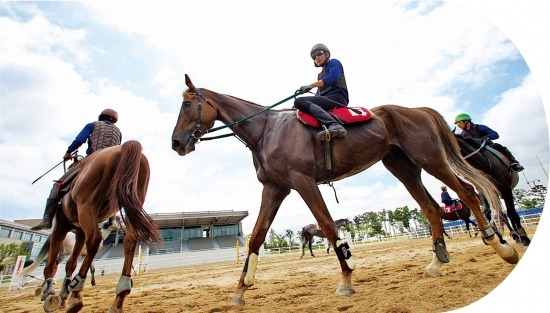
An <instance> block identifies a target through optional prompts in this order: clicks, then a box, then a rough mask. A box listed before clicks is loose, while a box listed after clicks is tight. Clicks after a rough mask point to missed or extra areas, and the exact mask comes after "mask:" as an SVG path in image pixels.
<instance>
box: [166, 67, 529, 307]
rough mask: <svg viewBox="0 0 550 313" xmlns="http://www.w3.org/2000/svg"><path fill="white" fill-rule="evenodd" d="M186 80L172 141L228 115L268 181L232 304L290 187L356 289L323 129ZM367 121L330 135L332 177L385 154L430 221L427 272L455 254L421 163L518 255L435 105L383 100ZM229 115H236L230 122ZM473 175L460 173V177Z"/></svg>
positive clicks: (343, 291) (487, 186) (239, 299)
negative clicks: (325, 188)
mask: <svg viewBox="0 0 550 313" xmlns="http://www.w3.org/2000/svg"><path fill="white" fill-rule="evenodd" d="M185 83H186V85H187V87H188V89H187V90H186V91H185V92H184V93H183V102H182V105H181V109H180V111H179V115H178V120H177V123H176V125H175V128H174V131H173V134H172V149H173V150H175V151H176V152H177V153H178V154H179V155H182V156H183V155H187V154H189V153H191V152H192V151H193V150H195V144H196V143H197V142H199V141H200V139H201V137H202V136H203V135H204V134H205V133H207V132H208V130H209V129H210V128H212V126H213V124H214V122H215V121H216V120H219V121H221V122H223V123H225V124H226V125H227V126H228V127H229V128H230V129H231V130H232V131H233V132H234V134H235V136H237V137H238V138H239V139H240V140H241V141H242V142H244V143H245V144H246V146H247V147H248V148H249V149H250V150H251V152H252V158H253V162H254V166H255V168H256V173H257V177H258V180H259V181H260V182H261V183H262V184H263V191H262V201H261V206H260V211H259V214H258V218H257V220H256V224H255V226H254V229H253V231H252V234H251V236H250V241H249V249H248V256H247V259H246V262H245V264H244V268H243V272H242V273H241V276H240V279H239V282H238V284H237V288H236V290H235V292H234V294H233V296H232V298H231V300H230V303H231V304H234V305H242V304H244V302H245V301H244V293H245V291H246V290H247V289H248V288H249V287H250V286H252V285H253V284H254V283H255V275H256V270H257V266H258V254H259V249H260V247H261V245H262V244H263V243H264V240H265V237H266V235H267V232H268V231H269V228H270V226H271V224H272V222H273V219H274V218H275V215H276V214H277V211H278V210H279V207H280V206H281V203H282V202H283V200H284V199H285V198H286V197H287V196H288V195H289V193H290V191H291V190H292V189H294V190H296V191H297V192H298V194H299V195H300V196H301V197H302V199H303V200H304V202H305V203H306V205H307V206H308V208H309V209H310V211H311V212H312V213H313V216H314V217H315V219H316V220H317V223H318V224H319V226H320V227H321V229H322V230H323V233H324V234H325V235H326V237H327V239H328V241H329V242H330V243H331V244H332V246H333V247H335V252H336V255H337V257H338V261H339V262H340V268H341V271H342V276H341V281H340V284H339V285H338V287H337V289H336V292H335V294H336V295H343V296H349V295H352V294H353V293H355V290H354V289H353V287H352V283H351V282H352V280H351V275H352V272H353V269H354V268H355V263H354V261H353V257H352V256H351V251H350V250H349V246H347V244H345V243H343V241H342V240H341V239H340V238H339V237H338V233H337V229H336V225H335V224H334V220H333V218H332V217H331V215H330V212H329V210H328V209H327V206H326V204H325V202H324V200H323V197H322V195H321V192H320V190H319V187H318V186H317V185H318V184H319V183H322V182H325V181H326V172H325V156H324V151H325V148H324V144H323V142H322V141H319V140H317V139H316V137H315V135H316V133H317V132H318V131H319V130H318V129H315V128H313V127H308V126H305V125H304V124H303V123H302V122H300V121H299V120H298V119H297V118H296V110H295V109H288V110H269V109H270V108H271V107H273V106H271V107H263V106H260V105H257V104H254V103H252V102H249V101H245V100H242V99H239V98H236V97H232V96H228V95H222V94H219V93H217V92H214V91H211V90H207V89H203V88H196V87H195V86H194V85H193V83H192V82H191V79H190V78H189V76H187V75H185ZM372 113H373V115H374V116H373V118H372V119H371V120H369V121H368V122H365V123H355V124H348V125H347V126H346V129H347V131H348V134H347V136H346V137H344V138H341V139H336V140H332V141H330V143H331V146H332V147H331V150H332V158H331V159H332V173H333V176H332V177H333V180H340V179H343V178H346V177H349V176H352V175H355V174H357V173H360V172H362V171H363V170H365V169H367V168H369V167H370V166H372V165H373V164H375V163H377V162H378V161H380V160H382V162H383V164H384V165H385V167H386V168H387V169H388V170H389V171H390V172H391V173H392V174H393V175H394V176H395V177H397V178H398V179H399V180H400V181H401V182H402V183H403V184H404V185H405V187H406V188H407V190H408V191H409V193H410V194H411V195H412V197H413V198H414V199H415V200H416V201H417V202H418V204H419V206H420V208H421V209H422V211H423V212H424V214H425V215H426V217H427V219H428V221H429V222H430V224H431V227H432V233H433V235H432V242H433V254H432V262H431V263H430V264H429V265H428V266H427V267H426V269H425V271H424V273H425V275H427V276H441V266H442V264H443V263H444V262H449V254H448V252H447V249H446V246H445V241H444V237H443V226H442V221H441V216H440V212H439V210H440V208H439V204H438V203H437V202H436V201H435V200H434V199H433V198H432V197H431V196H430V194H429V193H428V192H427V190H426V188H425V186H424V185H423V183H422V181H421V171H422V170H425V171H426V172H427V173H429V174H431V175H433V176H434V177H435V178H437V179H438V180H440V181H442V182H443V183H444V184H445V185H446V186H448V187H449V188H451V189H452V190H453V191H455V192H456V193H457V194H458V196H459V197H460V199H462V200H463V201H464V202H465V203H466V204H467V205H468V206H469V207H470V208H471V209H472V210H473V212H474V215H475V216H476V219H477V220H478V221H479V227H480V229H481V232H482V236H483V237H484V238H485V241H486V242H488V243H489V244H490V245H491V246H492V248H493V249H494V250H495V251H496V253H497V254H498V255H499V256H500V257H501V258H502V259H504V260H505V261H507V262H509V263H512V264H515V263H517V262H518V260H519V256H518V253H517V252H516V251H515V250H514V248H512V247H511V246H509V245H508V244H506V243H502V242H501V241H500V240H499V237H498V236H497V235H496V233H495V230H494V229H493V228H491V227H489V225H488V223H487V221H486V220H485V219H484V216H483V213H482V212H481V210H480V207H479V203H478V200H477V198H476V191H475V189H474V186H475V188H477V189H478V190H480V191H482V192H483V194H485V195H487V197H488V199H489V201H490V202H491V204H492V205H493V207H495V208H498V207H499V205H500V204H499V202H498V194H497V191H496V189H495V187H494V186H493V184H492V183H491V182H490V181H489V180H488V179H487V178H486V177H485V175H484V174H483V173H482V172H480V171H478V170H476V169H474V168H473V167H471V166H470V165H469V164H468V163H467V162H466V161H464V159H463V158H462V156H461V155H460V150H459V148H458V145H457V143H456V140H455V139H454V138H453V135H452V133H451V130H450V128H449V126H448V125H447V124H446V122H445V121H444V119H443V118H442V117H441V115H440V114H439V113H438V112H436V111H435V110H432V109H430V108H416V109H411V108H405V107H400V106H396V105H384V106H380V107H376V108H374V109H372ZM229 123H230V124H229ZM455 173H458V174H459V175H461V176H462V178H464V179H466V180H467V181H469V182H471V183H472V184H473V185H474V186H472V185H471V184H469V183H467V182H465V181H463V180H462V179H461V178H459V177H458V176H457V174H455Z"/></svg>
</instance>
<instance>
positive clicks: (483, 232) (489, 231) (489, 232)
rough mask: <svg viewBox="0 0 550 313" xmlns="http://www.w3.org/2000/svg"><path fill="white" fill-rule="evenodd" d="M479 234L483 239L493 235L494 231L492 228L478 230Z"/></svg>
mask: <svg viewBox="0 0 550 313" xmlns="http://www.w3.org/2000/svg"><path fill="white" fill-rule="evenodd" d="M480 232H481V237H483V238H489V237H491V236H493V235H494V234H495V231H494V229H493V228H492V227H488V228H485V229H482V230H480Z"/></svg>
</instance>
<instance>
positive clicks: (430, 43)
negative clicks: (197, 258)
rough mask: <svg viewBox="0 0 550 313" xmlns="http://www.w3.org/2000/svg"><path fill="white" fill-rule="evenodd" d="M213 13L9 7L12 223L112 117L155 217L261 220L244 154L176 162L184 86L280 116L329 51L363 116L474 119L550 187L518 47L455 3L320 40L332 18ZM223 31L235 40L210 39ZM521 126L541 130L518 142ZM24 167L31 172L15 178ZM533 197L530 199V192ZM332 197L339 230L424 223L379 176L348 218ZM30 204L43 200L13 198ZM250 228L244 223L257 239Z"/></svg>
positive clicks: (141, 6)
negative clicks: (396, 221)
mask: <svg viewBox="0 0 550 313" xmlns="http://www.w3.org/2000/svg"><path fill="white" fill-rule="evenodd" d="M210 4H213V6H211V7H213V8H216V9H214V10H210V11H209V14H208V18H205V16H204V15H202V14H195V13H196V12H204V11H205V10H207V7H210V6H208V5H205V4H201V3H199V2H190V4H189V5H187V6H186V7H185V8H178V7H172V6H173V3H169V2H159V4H158V5H156V4H155V5H153V4H152V2H137V3H136V4H135V5H133V6H127V5H125V4H122V3H120V2H113V3H107V2H84V3H80V2H5V3H2V7H1V8H2V10H1V12H2V13H1V18H2V28H3V29H5V31H3V32H2V34H3V35H2V41H3V42H4V43H5V44H3V48H2V54H3V57H2V63H1V64H2V86H3V87H2V120H1V121H2V138H1V140H0V144H1V147H2V152H3V153H2V158H3V159H4V161H5V162H3V165H2V166H3V171H2V184H3V185H4V186H6V188H3V191H2V211H1V216H0V217H1V218H3V219H7V220H11V219H19V218H36V217H39V216H40V214H41V212H42V207H43V202H44V198H45V196H46V195H47V194H48V190H49V188H50V184H51V180H52V179H56V178H57V177H59V176H60V175H61V168H59V169H57V170H55V171H52V173H50V174H49V175H47V176H46V177H45V178H44V179H42V180H41V181H39V182H38V183H37V184H35V185H33V186H30V185H28V182H30V181H33V180H34V178H36V177H38V176H39V175H40V174H41V173H43V172H44V170H46V169H49V168H50V167H51V165H53V164H56V163H57V162H58V160H59V158H60V156H61V155H62V154H63V152H64V150H65V149H66V146H68V144H69V143H70V142H71V141H72V139H73V138H74V136H75V135H76V134H77V133H78V132H79V131H80V129H81V128H82V127H83V125H84V124H85V123H87V122H90V121H92V120H94V119H95V118H96V117H97V114H98V112H100V111H101V110H102V109H103V108H105V107H112V108H114V109H116V110H118V111H119V113H120V116H121V117H120V122H119V125H120V127H121V129H122V131H123V139H138V140H140V141H142V142H143V143H144V146H145V153H146V154H147V155H148V157H150V158H152V163H153V174H152V175H153V176H152V183H151V188H150V192H149V196H148V202H147V206H148V209H149V210H150V211H151V212H167V211H201V210H216V209H235V210H248V211H250V212H251V216H254V213H255V212H256V210H257V207H258V204H259V199H260V198H259V194H260V191H261V185H260V184H259V183H258V182H257V180H256V178H255V174H254V170H253V167H252V163H251V157H250V155H249V152H248V150H247V149H246V148H244V147H243V146H242V144H241V143H240V142H238V141H237V140H234V139H226V140H223V141H217V142H208V143H206V142H205V143H203V144H201V145H199V146H198V149H197V151H196V152H194V153H193V154H191V155H189V156H186V157H185V158H181V157H178V156H177V155H176V154H175V153H174V152H173V151H172V150H171V149H170V135H171V130H172V128H173V125H174V124H175V119H176V116H177V112H178V109H179V104H180V101H181V99H180V94H181V91H182V90H184V89H185V86H184V83H183V74H184V73H188V74H189V75H190V76H191V78H192V79H193V81H194V82H195V84H196V85H197V86H200V87H204V88H209V89H212V90H215V91H220V92H223V93H227V94H231V95H235V96H238V97H240V98H243V99H247V100H250V101H253V102H256V103H259V104H262V105H271V104H273V103H275V102H277V101H279V100H281V99H283V98H286V97H287V96H288V95H290V94H292V93H293V91H294V90H295V89H297V88H298V86H300V85H303V84H306V83H311V82H312V81H313V80H315V78H316V74H317V71H318V69H317V68H314V67H313V66H312V64H311V60H310V59H309V49H310V47H311V46H312V44H314V43H316V42H324V43H326V44H327V45H328V46H329V48H331V50H332V54H333V57H335V58H338V59H339V60H340V61H342V63H343V64H344V68H345V71H346V76H347V80H348V85H349V89H350V98H351V105H356V106H366V107H374V106H377V105H380V104H385V103H393V104H400V105H403V106H410V107H414V106H430V107H433V108H435V109H437V110H438V111H440V112H441V113H442V114H443V115H444V116H445V118H446V119H447V121H448V122H449V124H452V121H453V118H454V116H455V115H456V114H458V113H461V112H468V113H470V115H472V116H473V118H474V121H476V122H481V123H487V124H488V125H490V126H491V127H492V128H494V129H495V130H497V131H498V132H499V133H500V134H501V139H500V140H499V141H500V142H501V143H502V144H504V145H506V146H508V147H509V148H510V149H511V150H512V151H513V152H514V153H515V154H516V155H517V158H518V159H519V160H520V161H521V162H522V163H524V164H525V166H526V168H527V169H526V171H525V174H526V177H527V178H528V179H529V180H533V179H540V180H541V182H542V183H543V184H545V185H546V177H545V176H544V172H543V171H542V169H541V167H540V165H539V163H538V160H537V159H536V158H535V157H533V156H537V157H539V159H540V160H541V162H542V163H543V164H544V165H547V164H548V158H549V155H548V130H547V124H546V118H545V112H544V109H543V106H542V100H541V98H540V95H539V94H538V89H537V87H536V83H535V82H534V79H533V76H532V74H531V72H530V70H529V67H528V66H527V64H526V62H525V60H524V59H523V57H522V55H521V53H520V52H519V51H518V49H517V48H516V46H515V45H514V43H513V42H512V41H511V40H510V39H509V38H508V37H507V36H506V35H505V34H504V33H503V32H502V31H501V30H500V29H499V28H498V27H495V25H493V24H492V23H491V22H490V21H488V20H486V19H485V18H483V17H481V16H479V15H478V14H476V13H474V12H473V11H471V10H468V9H467V8H465V7H463V6H459V5H456V4H455V3H452V2H451V3H447V2H445V3H443V2H414V3H405V2H382V1H379V2H372V3H370V4H369V5H368V6H366V5H358V4H354V3H352V2H345V3H344V5H341V6H340V7H338V8H334V9H331V10H329V11H331V13H332V15H333V16H334V17H333V18H334V20H335V21H336V22H338V23H339V24H336V26H334V27H328V26H323V27H322V28H324V29H326V30H325V31H324V32H323V31H320V32H311V31H309V29H310V28H311V26H312V25H316V24H317V23H318V16H319V15H322V14H326V13H327V12H328V11H327V10H328V9H327V8H326V7H325V6H318V7H312V6H310V5H307V4H295V7H294V8H293V9H290V8H284V7H280V6H277V5H274V4H273V3H271V2H268V4H267V5H266V7H263V6H262V7H256V6H254V5H248V6H246V5H244V3H242V4H241V5H242V7H241V8H240V10H237V8H236V6H235V5H229V4H226V3H222V2H211V3H210ZM365 6H366V7H365ZM301 8H302V9H303V10H301ZM184 9H185V10H184ZM181 10H183V11H181ZM246 10H249V11H246ZM228 11H230V12H232V14H227V12H228ZM359 11H360V12H359ZM358 12H359V13H358ZM272 13H273V14H272ZM281 14H284V15H285V19H284V22H283V19H282V16H281ZM342 16H346V18H341V17H342ZM214 21H215V22H216V23H215V25H223V27H214V26H213V25H214V24H213V23H214ZM208 24H210V25H208ZM329 24H330V23H328V22H327V24H326V25H329ZM303 38H305V39H303ZM291 106H292V103H291V102H287V103H285V104H283V105H281V106H280V108H289V107H291ZM8 108H10V109H9V110H8ZM22 120H27V121H28V122H27V123H21V121H22ZM518 120H519V121H518ZM521 120H525V121H529V127H528V128H527V127H524V128H522V129H523V130H522V133H521V136H519V134H518V132H517V128H518V123H520V124H521V123H522V121H521ZM512 121H513V122H512ZM511 125H514V126H513V127H511ZM535 141H537V144H533V142H535ZM82 150H84V149H82ZM220 152H221V153H220ZM224 152H226V153H224ZM22 157H23V159H24V160H25V161H26V162H28V163H26V164H27V166H28V167H29V168H28V169H27V170H25V171H16V170H15V169H17V168H19V167H20V160H21V158H22ZM155 161H156V162H158V164H159V165H156V166H155ZM545 170H546V171H547V172H548V168H546V169H545ZM174 173H178V175H177V176H176V175H174ZM191 181H194V183H191ZM212 181H216V183H215V186H216V188H214V189H211V188H210V187H209V186H211V182H212ZM235 181H238V182H239V184H241V185H243V186H246V188H245V189H243V190H242V191H241V193H239V192H235V191H234V190H232V189H233V186H234V183H235ZM525 181H526V180H525V179H522V182H521V183H520V186H519V187H520V188H526V187H527V184H526V182H525ZM425 182H426V185H427V186H428V189H429V190H433V196H434V197H435V198H436V199H437V198H438V190H439V187H438V186H439V185H440V183H439V182H438V181H436V180H434V179H432V178H431V177H429V176H427V177H426V178H425ZM325 187H326V186H321V187H320V188H321V189H322V191H323V193H324V194H325V195H326V196H325V197H326V199H325V200H326V201H327V203H328V205H329V207H330V208H331V209H333V212H334V213H333V214H334V215H335V218H338V217H340V216H341V217H353V216H354V215H356V214H360V213H362V212H364V211H366V210H381V209H384V208H386V209H394V208H396V207H400V206H404V205H409V207H410V208H414V207H417V205H416V203H414V202H413V201H412V199H411V198H410V196H409V195H408V194H407V193H406V191H405V190H404V188H403V186H402V185H401V184H400V183H399V182H398V181H397V180H396V179H395V178H393V176H391V175H390V174H388V172H387V171H386V170H385V169H384V167H383V166H382V165H381V164H377V165H375V166H373V167H372V168H370V169H368V170H367V171H365V173H361V174H359V175H357V176H355V177H353V178H350V179H346V180H343V181H340V182H337V183H336V188H337V192H338V194H339V198H340V199H341V200H342V201H341V204H336V202H335V199H334V196H333V195H332V190H331V189H330V188H328V187H326V188H325ZM21 188H22V189H21ZM21 191H23V192H26V193H27V194H31V195H32V196H30V197H25V198H24V199H20V198H13V197H7V196H6V195H8V194H11V193H12V192H21ZM213 193H214V194H215V197H212V196H211V195H212V194H213ZM182 196H183V197H182ZM182 198H184V199H188V201H186V202H183V203H182V202H180V199H182ZM205 199H213V201H205ZM243 199H244V200H243ZM287 203H288V205H287V206H288V207H289V208H297V207H300V209H299V210H298V212H299V213H298V214H299V216H298V217H297V216H296V211H294V210H293V209H285V204H287ZM366 203H368V205H367V204H366ZM285 204H284V206H283V209H282V210H281V213H280V215H281V216H284V217H283V218H282V219H280V218H278V219H276V220H275V223H274V225H273V227H274V228H275V229H280V231H283V230H284V229H286V228H287V227H288V228H291V229H298V228H299V227H301V226H302V225H303V224H307V223H308V222H310V221H311V220H312V216H311V213H309V211H308V210H307V208H306V207H305V206H304V205H303V203H302V201H301V200H300V199H299V198H298V197H297V196H296V195H295V194H292V195H291V196H290V197H289V199H288V200H287V201H285ZM343 208H346V209H343ZM290 216H292V218H291V220H292V223H291V224H289V223H288V219H287V217H290ZM253 223H254V218H249V219H247V221H246V222H245V225H244V226H245V231H251V229H252V226H253Z"/></svg>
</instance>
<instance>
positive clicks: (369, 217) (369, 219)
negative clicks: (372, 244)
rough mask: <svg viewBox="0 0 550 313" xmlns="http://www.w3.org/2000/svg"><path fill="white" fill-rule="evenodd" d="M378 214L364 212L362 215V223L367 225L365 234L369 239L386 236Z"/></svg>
mask: <svg viewBox="0 0 550 313" xmlns="http://www.w3.org/2000/svg"><path fill="white" fill-rule="evenodd" d="M379 213H380V212H379ZM379 213H375V212H366V213H365V214H363V218H364V221H365V222H366V224H367V234H368V235H369V236H370V237H374V236H376V237H380V236H382V235H385V234H386V232H384V226H383V225H382V224H383V220H382V219H381V215H380V214H379Z"/></svg>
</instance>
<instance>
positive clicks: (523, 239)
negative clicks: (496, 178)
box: [501, 188, 531, 247]
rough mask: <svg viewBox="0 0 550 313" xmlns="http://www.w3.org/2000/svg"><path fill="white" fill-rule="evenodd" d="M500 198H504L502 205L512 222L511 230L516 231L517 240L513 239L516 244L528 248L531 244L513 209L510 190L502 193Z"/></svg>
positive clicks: (512, 198)
mask: <svg viewBox="0 0 550 313" xmlns="http://www.w3.org/2000/svg"><path fill="white" fill-rule="evenodd" d="M501 189H502V188H501ZM502 197H503V198H504V203H505V204H506V213H507V214H508V218H509V219H510V222H512V227H513V229H514V230H516V231H517V234H516V237H517V238H514V239H515V240H516V242H517V243H521V244H522V245H523V246H525V247H528V246H529V244H531V239H529V236H527V232H526V231H525V229H524V228H523V226H521V217H520V216H519V214H518V212H517V211H516V209H515V206H514V197H513V194H512V190H511V189H510V190H506V191H505V192H502ZM508 228H510V226H508Z"/></svg>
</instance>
